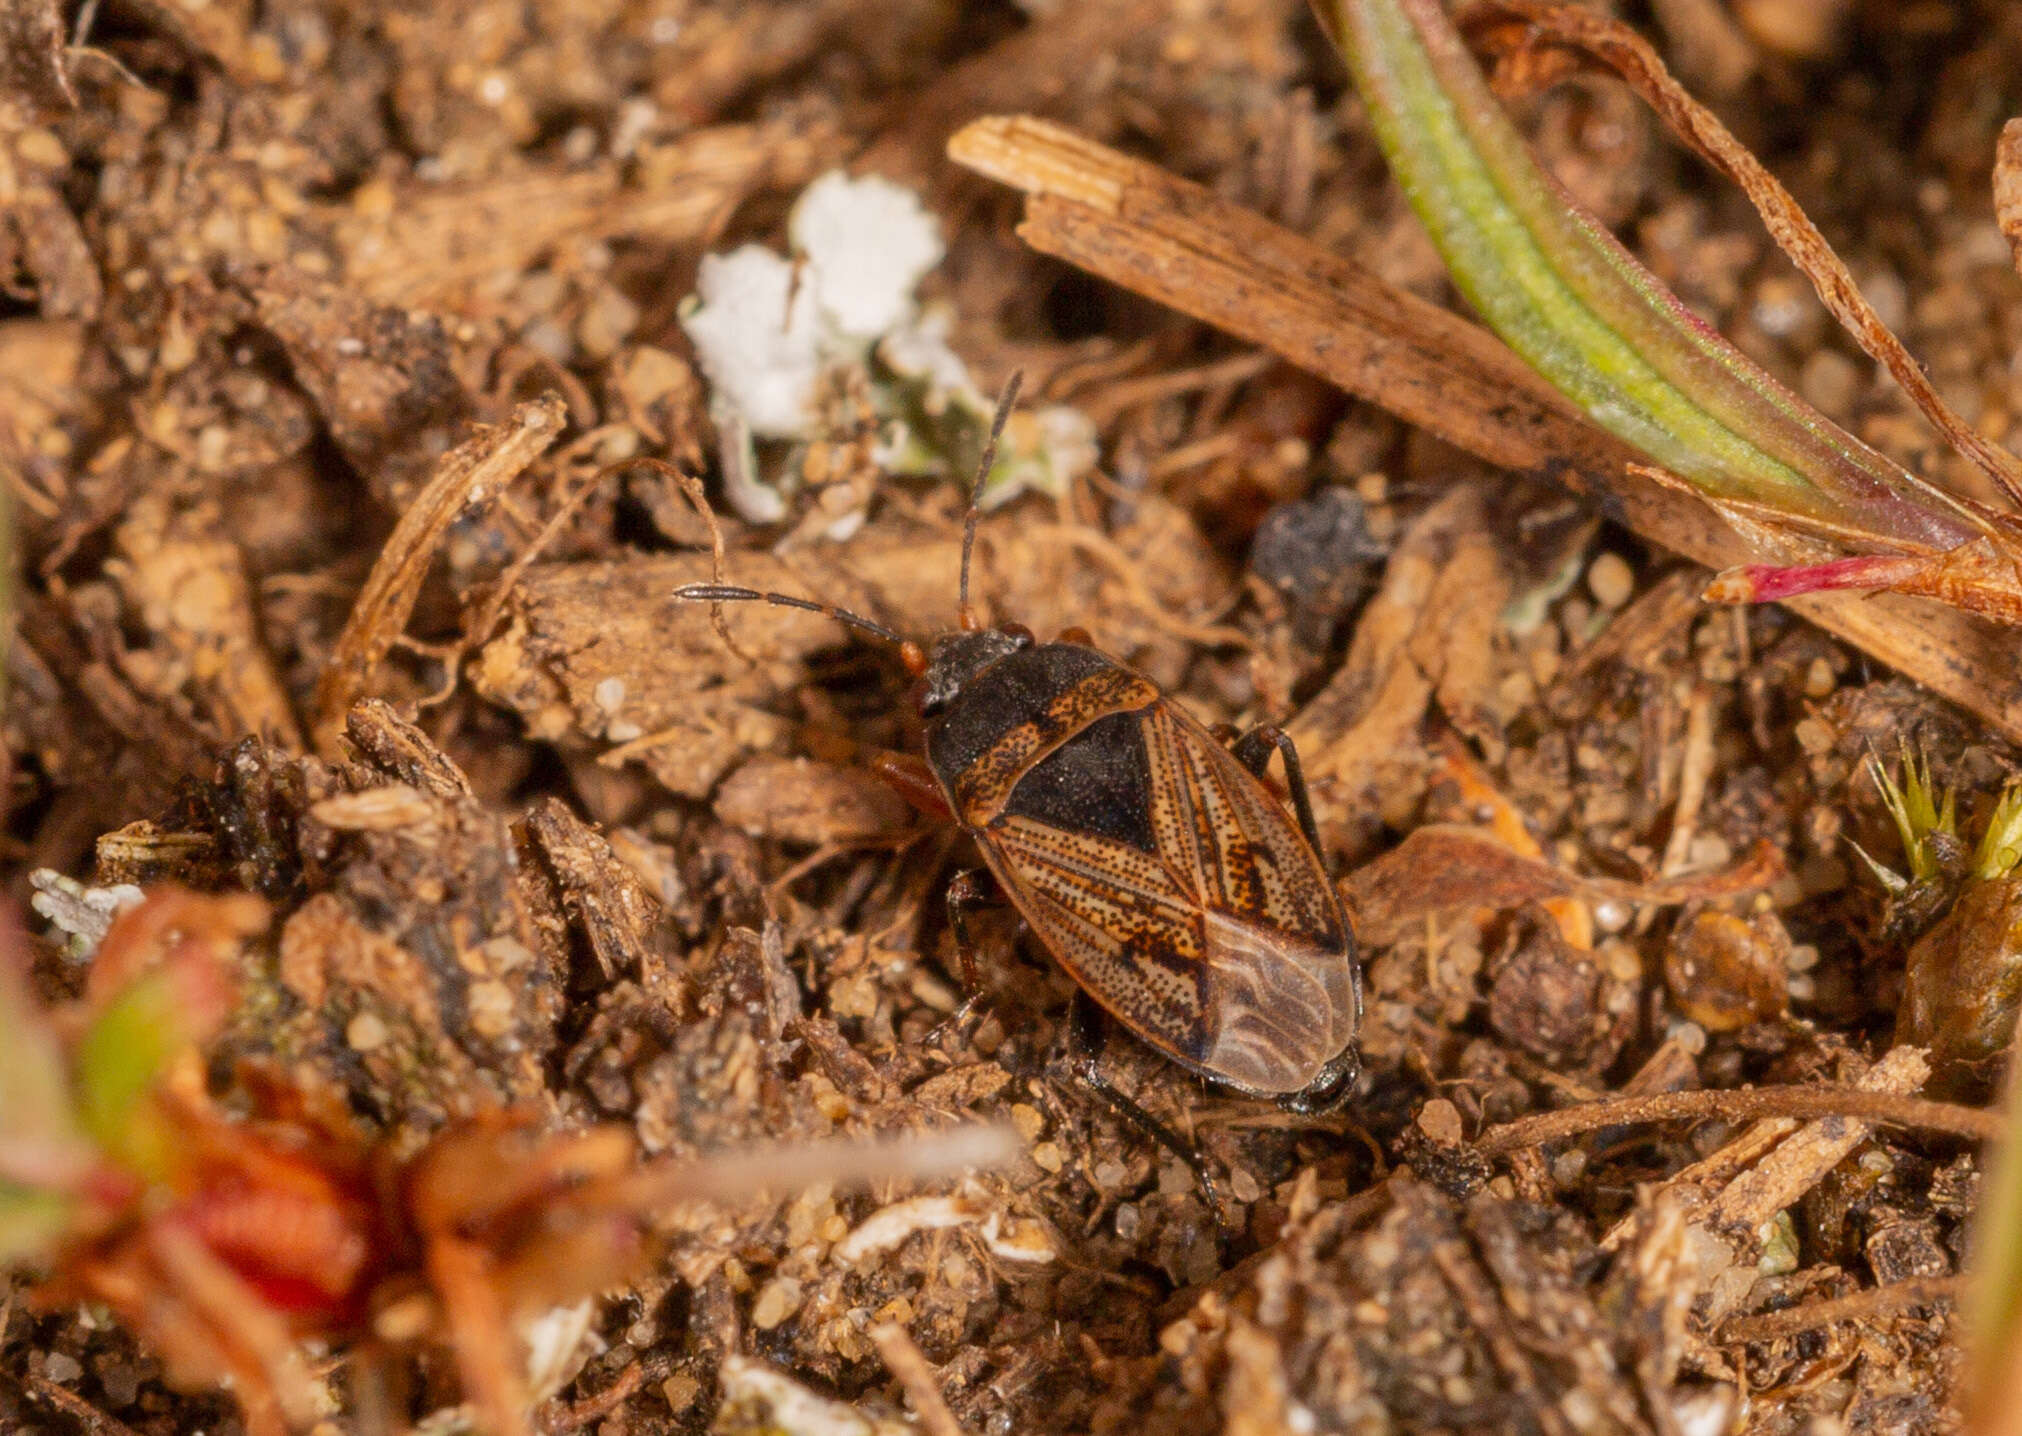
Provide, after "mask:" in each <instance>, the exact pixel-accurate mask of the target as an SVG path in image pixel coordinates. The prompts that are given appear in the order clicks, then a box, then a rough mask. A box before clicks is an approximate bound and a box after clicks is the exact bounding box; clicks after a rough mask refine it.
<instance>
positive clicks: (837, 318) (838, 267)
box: [786, 170, 947, 344]
mask: <svg viewBox="0 0 2022 1436" xmlns="http://www.w3.org/2000/svg"><path fill="white" fill-rule="evenodd" d="M786 234H787V239H788V241H789V242H790V243H791V244H792V245H793V252H794V253H795V254H797V255H799V256H801V257H802V258H803V259H804V260H805V261H806V264H807V269H808V272H809V274H810V276H811V277H812V280H813V284H812V286H811V288H812V291H813V294H814V299H815V302H816V303H817V304H818V305H820V306H821V312H822V317H823V318H824V319H825V320H827V322H828V325H829V328H830V331H831V333H832V334H833V335H835V336H836V337H838V338H842V339H847V340H855V341H857V342H858V343H860V344H868V343H870V342H871V341H873V340H875V339H877V338H879V337H880V336H881V335H884V334H888V333H890V332H891V331H892V330H894V329H896V328H897V327H898V326H900V325H901V324H904V323H905V322H906V321H907V320H909V319H911V318H912V316H913V311H914V301H913V291H914V290H915V289H917V288H918V287H919V283H920V281H921V280H922V279H925V278H926V277H927V274H928V272H929V271H930V270H932V269H933V267H934V266H935V265H937V264H939V263H940V262H941V256H942V255H943V254H945V253H946V252H947V251H946V248H945V247H944V246H943V245H942V243H941V227H940V224H939V223H938V222H937V221H936V220H935V219H934V217H933V216H932V215H931V214H929V213H927V211H926V209H925V207H924V206H922V205H921V203H920V197H919V196H918V195H916V194H914V193H913V192H912V191H911V190H909V189H907V188H906V187H905V186H904V185H897V184H893V183H892V182H891V181H890V180H888V179H884V178H881V177H880V176H878V175H865V176H864V177H863V178H862V179H851V178H850V177H849V176H848V175H846V174H844V173H843V172H842V171H841V170H831V171H829V173H827V174H825V175H823V176H822V177H821V178H820V179H818V180H816V181H815V182H814V183H813V184H811V185H809V186H808V187H807V188H806V189H805V190H803V191H801V195H800V198H799V199H798V200H797V201H795V203H794V206H793V213H792V215H791V216H789V217H788V219H787V224H786Z"/></svg>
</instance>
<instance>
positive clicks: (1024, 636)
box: [997, 623, 1033, 648]
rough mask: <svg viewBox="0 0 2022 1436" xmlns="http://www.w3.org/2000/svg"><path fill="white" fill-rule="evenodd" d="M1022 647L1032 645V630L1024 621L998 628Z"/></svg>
mask: <svg viewBox="0 0 2022 1436" xmlns="http://www.w3.org/2000/svg"><path fill="white" fill-rule="evenodd" d="M997 631H998V632H999V633H1001V634H1003V635H1004V636H1005V637H1006V638H1008V639H1010V640H1011V641H1012V642H1013V643H1015V644H1017V645H1018V646H1019V647H1020V648H1030V647H1031V646H1032V641H1033V640H1032V630H1031V629H1029V628H1027V627H1026V626H1025V625H1024V624H1022V623H1007V624H1005V625H1004V626H1003V627H1002V628H999V629H998V630H997Z"/></svg>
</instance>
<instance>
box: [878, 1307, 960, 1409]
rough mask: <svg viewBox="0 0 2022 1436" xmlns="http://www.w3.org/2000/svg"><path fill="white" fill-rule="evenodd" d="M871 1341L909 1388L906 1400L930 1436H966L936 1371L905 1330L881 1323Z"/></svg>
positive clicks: (893, 1323)
mask: <svg viewBox="0 0 2022 1436" xmlns="http://www.w3.org/2000/svg"><path fill="white" fill-rule="evenodd" d="M871 1341H872V1342H873V1343H875V1344H876V1346H877V1348H878V1355H879V1356H880V1357H882V1358H884V1363H885V1365H886V1367H887V1368H889V1369H890V1371H891V1373H892V1375H893V1376H895V1377H897V1378H898V1380H899V1385H901V1386H903V1387H905V1388H906V1398H907V1399H908V1400H909V1401H911V1402H912V1403H913V1414H914V1415H915V1416H917V1417H918V1418H919V1421H920V1425H921V1426H922V1427H924V1428H925V1430H926V1432H927V1436H967V1433H966V1432H965V1431H964V1430H963V1429H962V1423H961V1422H959V1421H957V1420H956V1419H955V1413H954V1412H952V1411H950V1410H949V1409H948V1403H947V1400H946V1399H945V1398H944V1397H943V1396H942V1395H941V1386H940V1382H939V1381H938V1380H936V1379H935V1376H934V1368H933V1367H931V1366H929V1365H928V1364H927V1358H926V1357H925V1356H924V1355H923V1354H922V1353H921V1351H920V1348H919V1346H918V1344H917V1343H915V1342H914V1340H913V1338H912V1337H910V1336H908V1335H906V1329H905V1328H904V1327H903V1326H900V1325H898V1324H897V1323H895V1322H890V1321H887V1322H882V1323H880V1324H879V1325H877V1326H874V1327H872V1328H871Z"/></svg>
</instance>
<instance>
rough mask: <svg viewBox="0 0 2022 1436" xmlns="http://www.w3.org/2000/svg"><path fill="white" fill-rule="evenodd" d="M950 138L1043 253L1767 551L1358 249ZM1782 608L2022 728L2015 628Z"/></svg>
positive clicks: (1941, 613) (1023, 148)
mask: <svg viewBox="0 0 2022 1436" xmlns="http://www.w3.org/2000/svg"><path fill="white" fill-rule="evenodd" d="M948 150H949V154H950V155H951V156H952V157H953V158H954V159H955V160H957V161H958V162H959V163H962V164H965V165H967V166H969V167H970V168H972V169H976V170H978V171H980V172H982V173H984V174H986V175H989V176H991V177H992V178H995V179H998V180H1000V181H1002V182H1004V183H1006V184H1009V185H1012V186H1014V187H1016V188H1018V189H1021V190H1024V191H1025V192H1026V194H1027V195H1028V199H1027V201H1026V208H1025V221H1024V223H1023V224H1022V225H1021V226H1020V229H1019V233H1020V235H1021V236H1023V238H1024V239H1025V240H1026V242H1027V243H1029V244H1030V245H1032V246H1033V247H1034V248H1035V249H1038V250H1040V251H1042V252H1044V253H1046V254H1050V255H1054V256H1056V257H1058V258H1060V259H1064V260H1066V261H1068V262H1069V263H1072V264H1076V265H1078V266H1080V267H1081V268H1083V269H1086V270H1088V271H1090V272H1091V273H1094V274H1097V275H1100V276H1102V277H1103V278H1105V279H1109V280H1111V281H1113V282H1115V283H1118V284H1121V285H1123V286H1124V287H1126V288H1128V289H1131V290H1134V291H1136V292H1138V293H1140V294H1144V295H1147V296H1149V297H1150V298H1153V299H1156V300H1158V301H1159V302H1161V303H1164V304H1168V305H1171V306H1172V307H1174V308H1176V309H1179V310H1180V311H1182V312H1184V313H1187V314H1191V315H1193V316H1194V317H1196V318H1198V319H1202V320H1204V321H1206V322H1208V323H1210V324H1214V325H1216V326H1217V327H1219V328H1222V329H1224V330H1227V331H1228V332H1229V333H1231V334H1234V335H1236V336H1237V337H1239V338H1241V339H1243V340H1245V341H1247V342H1250V343H1253V344H1261V345H1264V346H1267V347H1268V348H1270V349H1272V350H1273V351H1274V352H1276V353H1277V354H1279V355H1280V356H1282V357H1283V358H1285V359H1286V360H1288V361H1289V362H1291V363H1293V364H1296V365H1298V366H1300V367H1301V368H1304V369H1306V370H1309V371H1310V372H1312V373H1314V374H1317V375H1319V376H1320V377H1322V378H1324V379H1327V380H1329V381H1330V382H1332V383H1335V384H1338V385H1340V386H1341V387H1342V388H1344V389H1346V390H1348V391H1349V392H1351V393H1354V394H1356V395H1358V396H1360V397H1362V398H1365V399H1368V400H1370V401H1371V402H1373V403H1376V404H1379V405H1381V406H1382V407H1383V408H1385V409H1388V410H1389V411H1390V412H1391V413H1393V414H1396V415H1397V416H1398V417H1399V418H1401V419H1403V420H1405V421H1406V422H1407V423H1411V424H1415V425H1418V426H1419V427H1421V428H1424V429H1426V430H1428V431H1429V432H1431V433H1433V434H1435V435H1437V436H1438V437H1440V438H1442V439H1444V440H1446V441H1447V442H1448V443H1451V444H1453V445H1455V446H1456V447H1458V448H1462V449H1465V450H1467V451H1468V452H1469V453H1472V454H1476V455H1478V456H1479V457H1481V458H1483V459H1486V460H1488V461H1489V462H1490V463H1494V464H1498V465H1500V466H1502V467H1504V468H1509V469H1516V470H1519V471H1521V472H1525V473H1536V474H1541V475H1545V476H1549V477H1552V478H1556V479H1558V480H1560V481H1562V482H1564V483H1565V484H1566V485H1567V486H1569V487H1571V488H1572V489H1574V490H1575V491H1576V492H1579V493H1581V494H1583V495H1585V496H1586V497H1588V498H1590V499H1592V500H1593V501H1595V502H1596V503H1598V504H1599V505H1600V507H1601V508H1602V510H1603V512H1605V513H1607V514H1608V515H1609V516H1610V517H1612V518H1615V519H1617V520H1618V521H1620V522H1622V523H1624V524H1626V525H1627V526H1628V527H1630V528H1632V529H1634V530H1635V531H1636V532H1637V533H1639V534H1641V535H1643V536H1644V537H1645V538H1647V539H1649V540H1651V541H1652V542H1654V543H1657V544H1661V545H1662V546H1664V547H1666V548H1669V549H1671V550H1672V551H1674V552H1676V553H1680V554H1683V555H1685V556H1686V557H1688V558H1691V559H1693V560H1694V561H1695V562H1698V563H1702V564H1705V565H1707V566H1708V567H1712V568H1723V569H1724V568H1729V567H1733V566H1735V565H1737V564H1743V563H1748V562H1753V561H1758V560H1760V559H1761V558H1762V557H1763V555H1762V553H1761V552H1760V551H1759V550H1757V549H1756V548H1755V547H1753V546H1752V545H1751V544H1750V543H1749V542H1748V541H1747V540H1745V539H1744V538H1743V537H1742V536H1740V535H1739V534H1737V533H1736V532H1734V531H1733V530H1732V529H1730V528H1729V527H1727V525H1726V524H1725V523H1724V522H1723V521H1722V520H1721V519H1720V518H1719V517H1718V516H1717V515H1715V513H1714V512H1713V511H1712V510H1711V509H1710V508H1708V507H1707V506H1706V505H1705V504H1703V503H1700V502H1699V501H1697V500H1696V499H1694V498H1692V497H1691V496H1689V495H1687V494H1684V493H1680V492H1678V491H1676V490H1673V489H1669V488H1666V487H1664V486H1661V485H1656V484H1651V483H1648V482H1644V481H1641V480H1638V479H1635V478H1633V477H1631V476H1630V474H1629V466H1630V465H1631V464H1641V463H1642V462H1643V459H1642V457H1641V456H1640V455H1639V454H1637V453H1636V452H1635V451H1634V450H1632V449H1630V448H1629V447H1628V446H1627V445H1625V444H1623V443H1621V442H1620V441H1618V440H1616V439H1614V438H1612V437H1610V436H1608V435H1606V434H1603V433H1602V432H1601V431H1600V430H1598V429H1596V428H1594V427H1592V426H1591V425H1589V424H1588V423H1587V422H1586V421H1585V420H1584V419H1582V418H1580V417H1578V416H1577V415H1576V414H1575V413H1573V411H1572V410H1571V408H1570V406H1569V405H1568V404H1567V402H1566V401H1565V400H1564V399H1563V398H1561V397H1560V396H1559V395H1558V394H1557V393H1556V392H1554V391H1553V390H1551V389H1550V388H1549V387H1548V386H1547V385H1546V384H1545V383H1544V381H1543V380H1542V379H1540V378H1539V377H1538V376H1537V375H1536V374H1534V373H1532V372H1531V371H1530V369H1528V368H1527V367H1526V366H1525V365H1524V364H1523V363H1522V361H1521V360H1519V359H1518V358H1517V357H1516V356H1515V355H1514V354H1512V353H1511V352H1510V351H1509V350H1508V349H1506V348H1504V347H1503V345H1502V344H1501V343H1500V341H1498V340H1497V339H1496V338H1495V337H1494V336H1493V335H1491V334H1490V333H1489V332H1488V331H1487V330H1485V329H1483V328H1482V327H1481V326H1479V325H1477V324H1473V323H1471V322H1469V321H1468V320H1465V319H1463V318H1461V317H1460V316H1458V315H1456V314H1453V313H1451V312H1450V311H1448V310H1446V309H1442V308H1441V307H1439V306H1438V305H1436V304H1432V303H1429V302H1427V301H1425V300H1422V299H1419V298H1418V297H1417V296H1415V295H1412V294H1408V293H1406V292H1404V291H1403V290H1400V289H1397V288H1396V287H1394V286H1392V285H1390V284H1387V283H1385V282H1384V281H1382V280H1381V279H1379V278H1377V277H1376V276H1375V275H1374V274H1373V273H1371V272H1370V271H1368V270H1367V269H1364V268H1363V267H1362V266H1360V265H1358V264H1355V263H1354V262H1353V261H1351V260H1346V259H1342V258H1340V257H1338V256H1336V255H1334V254H1331V253H1329V252H1328V251H1326V250H1325V249H1322V248H1321V247H1319V246H1318V245H1315V244H1312V243H1310V242H1309V241H1307V240H1305V239H1303V238H1301V237H1300V236H1298V235H1296V234H1293V233H1291V232H1290V231H1288V230H1285V229H1282V228H1280V227H1278V226H1277V225H1274V224H1271V223H1270V222H1269V221H1267V220H1264V219H1263V218H1261V217H1259V216H1258V215H1256V214H1254V213H1252V212H1250V211H1248V210H1245V209H1243V208H1241V207H1240V206H1237V205H1234V204H1230V203H1228V202H1226V201H1224V200H1221V199H1219V198H1217V197H1216V196H1215V195H1213V194H1212V193H1210V192H1209V191H1208V190H1206V189H1203V188H1202V187H1200V186H1199V185H1195V184H1191V183H1189V182H1187V181H1185V180H1182V179H1179V178H1178V177H1176V176H1174V175H1172V174H1169V173H1168V172H1166V171H1165V170H1162V169H1160V168H1159V167H1158V166H1156V165H1151V164H1146V163H1144V162H1142V161H1138V160H1134V159H1131V158H1130V157H1128V156H1126V155H1123V154H1120V153H1118V152H1117V151H1115V150H1111V149H1107V148H1105V147H1103V146H1100V145H1096V144H1092V143H1090V142H1089V141H1087V140H1084V139H1082V138H1080V137H1079V136H1077V135H1075V134H1073V133H1072V132H1070V131H1068V130H1064V129H1062V128H1060V127H1059V126H1057V125H1050V124H1046V123H1044V122H1042V121H1037V120H1031V119H1026V118H1021V117H1003V116H999V117H993V118H990V119H986V120H979V121H977V122H976V123H974V124H972V125H970V126H968V127H967V128H966V129H964V130H962V131H960V132H959V133H958V134H956V136H955V137H954V138H953V139H952V140H951V141H950V142H949V146H948ZM1787 604H1788V606H1789V607H1790V608H1792V609H1794V610H1795V611H1797V612H1799V613H1801V614H1803V615H1804V616H1805V617H1806V618H1808V619H1810V620H1811V621H1812V622H1814V623H1816V624H1818V625H1819V626H1820V627H1821V628H1824V629H1826V630H1827V631H1828V632H1830V633H1833V634H1835V635H1837V636H1838V637H1840V638H1842V639H1844V640H1846V641H1847V642H1848V643H1851V644H1852V645H1854V646H1855V647H1857V648H1859V649H1861V650H1862V651H1864V652H1866V653H1867V654H1869V655H1870V656H1872V657H1873V658H1875V659H1877V660H1878V661H1880V662H1882V663H1885V664H1887V665H1889V666H1890V667H1893V668H1896V669H1898V670H1900V671H1901V672H1903V673H1904V674H1906V675H1908V676H1909V677H1911V678H1913V679H1915V680H1917V681H1918V682H1920V683H1923V684H1924V685H1926V686H1927V687H1929V688H1931V689H1932V690H1934V691H1935V692H1937V693H1940V694H1942V695H1943V696H1945V697H1946V698H1949V699H1951V700H1952V701H1953V702H1955V703H1958V704H1959V705H1960V706H1962V707H1964V708H1966V709H1968V710H1969V711H1971V712H1973V713H1975V714H1977V715H1978V716H1980V717H1981V718H1983V719H1985V720H1986V721H1987V722H1988V723H1990V724H1992V725H1993V726H1994V727H1996V728H1998V729H2000V730H2001V731H2002V732H2003V733H2005V734H2007V735H2009V736H2010V737H2016V738H2022V670H2018V669H2017V668H2016V666H2015V664H2014V663H2013V661H2012V651H2013V642H2014V640H2013V636H2012V634H2011V633H2010V632H2009V631H2008V630H2007V629H2006V628H2005V627H2003V626H2001V625H1998V624H1994V623H1989V622H1986V621H1984V620H1980V619H1976V618H1974V617H1972V616H1970V615H1966V614H1961V613H1955V612H1950V611H1947V610H1946V609H1944V608H1942V607H1940V606H1938V605H1936V604H1932V603H1927V602H1921V601H1917V600H1914V599H1908V598H1903V597H1900V596H1896V595H1890V594H1877V595H1873V596H1862V595H1856V594H1806V595H1801V596H1795V597H1793V598H1791V599H1789V600H1787Z"/></svg>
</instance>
